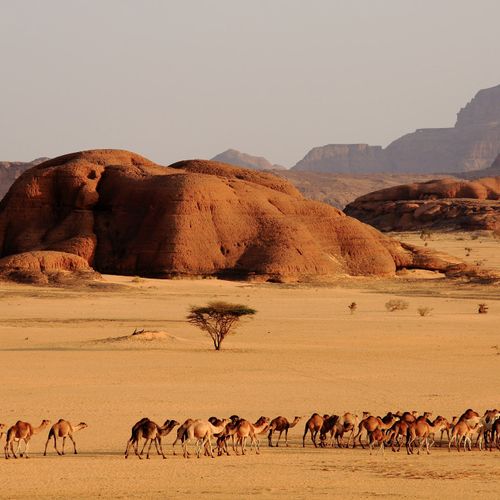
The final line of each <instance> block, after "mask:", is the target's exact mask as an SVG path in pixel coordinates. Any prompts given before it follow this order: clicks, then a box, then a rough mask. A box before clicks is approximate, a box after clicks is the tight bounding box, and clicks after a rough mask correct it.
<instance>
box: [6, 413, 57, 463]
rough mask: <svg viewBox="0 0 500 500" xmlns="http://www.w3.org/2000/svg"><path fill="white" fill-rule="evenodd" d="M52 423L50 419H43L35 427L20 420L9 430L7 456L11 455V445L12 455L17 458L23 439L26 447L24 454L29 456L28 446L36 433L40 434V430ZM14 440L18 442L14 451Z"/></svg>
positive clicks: (26, 456)
mask: <svg viewBox="0 0 500 500" xmlns="http://www.w3.org/2000/svg"><path fill="white" fill-rule="evenodd" d="M49 425H50V420H42V423H41V424H40V425H39V426H38V427H33V426H32V425H31V424H29V423H28V422H21V421H20V420H18V421H17V422H16V423H15V424H14V425H13V426H12V427H11V428H10V429H9V430H8V431H7V440H6V442H5V448H4V451H5V458H7V459H8V458H9V457H10V453H9V447H10V451H11V452H12V455H13V457H14V458H17V455H16V452H18V451H19V447H20V446H21V441H24V444H25V448H24V456H25V458H29V457H28V446H29V442H30V439H31V438H32V437H33V436H34V435H35V434H38V433H39V432H41V431H43V429H45V428H46V427H48V426H49ZM14 442H17V449H16V451H14ZM19 456H21V457H22V456H23V454H22V453H20V454H19Z"/></svg>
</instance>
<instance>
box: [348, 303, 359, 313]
mask: <svg viewBox="0 0 500 500" xmlns="http://www.w3.org/2000/svg"><path fill="white" fill-rule="evenodd" d="M347 307H348V308H349V311H351V314H354V313H355V312H356V309H357V308H358V304H356V302H351V303H350V304H349V305H348V306H347Z"/></svg>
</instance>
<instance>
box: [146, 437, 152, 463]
mask: <svg viewBox="0 0 500 500" xmlns="http://www.w3.org/2000/svg"><path fill="white" fill-rule="evenodd" d="M146 441H147V440H146ZM151 446H153V438H150V439H149V448H148V452H147V453H146V459H147V460H149V453H150V451H151Z"/></svg>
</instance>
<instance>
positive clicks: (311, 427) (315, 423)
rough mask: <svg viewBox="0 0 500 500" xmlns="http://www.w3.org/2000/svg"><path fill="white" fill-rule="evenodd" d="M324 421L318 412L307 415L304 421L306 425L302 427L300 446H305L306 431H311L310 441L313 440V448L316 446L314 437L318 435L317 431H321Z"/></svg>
mask: <svg viewBox="0 0 500 500" xmlns="http://www.w3.org/2000/svg"><path fill="white" fill-rule="evenodd" d="M324 421H325V419H324V418H323V417H322V416H321V415H319V414H318V413H313V414H312V415H311V416H310V417H309V420H308V421H307V422H306V425H305V427H304V435H303V436H302V447H304V448H305V446H306V435H307V433H308V432H310V433H311V441H312V442H313V444H314V447H315V448H317V447H318V444H317V443H316V437H317V436H318V433H319V432H320V431H321V428H322V427H323V423H324Z"/></svg>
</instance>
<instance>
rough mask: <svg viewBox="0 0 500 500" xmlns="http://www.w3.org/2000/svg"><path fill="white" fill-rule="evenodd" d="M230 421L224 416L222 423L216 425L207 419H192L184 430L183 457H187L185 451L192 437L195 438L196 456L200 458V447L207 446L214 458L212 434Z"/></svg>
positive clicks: (218, 431)
mask: <svg viewBox="0 0 500 500" xmlns="http://www.w3.org/2000/svg"><path fill="white" fill-rule="evenodd" d="M229 422H230V420H229V419H227V418H225V419H224V420H222V424H221V425H220V426H218V427H216V426H215V425H212V424H211V423H210V422H209V421H208V420H194V421H193V422H191V423H190V424H189V425H188V426H187V427H186V430H185V432H184V437H183V439H184V441H183V443H182V447H183V450H184V458H188V457H189V453H188V451H187V445H188V443H189V442H190V441H192V440H193V439H196V443H195V452H196V456H197V457H198V458H200V453H201V450H202V448H205V446H207V447H208V451H209V453H210V456H211V457H212V458H214V452H213V448H212V437H213V435H214V434H220V433H221V432H223V431H224V429H225V428H226V425H227V424H228V423H229Z"/></svg>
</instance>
